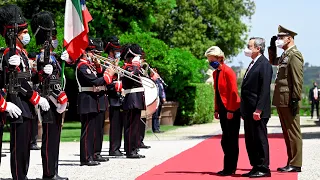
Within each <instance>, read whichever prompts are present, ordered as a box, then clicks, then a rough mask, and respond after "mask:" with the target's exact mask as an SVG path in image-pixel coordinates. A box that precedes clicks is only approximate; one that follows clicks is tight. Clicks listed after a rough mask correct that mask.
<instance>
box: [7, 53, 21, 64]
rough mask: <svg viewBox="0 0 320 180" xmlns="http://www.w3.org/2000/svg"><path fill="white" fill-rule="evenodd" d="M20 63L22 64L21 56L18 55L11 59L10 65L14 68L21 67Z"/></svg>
mask: <svg viewBox="0 0 320 180" xmlns="http://www.w3.org/2000/svg"><path fill="white" fill-rule="evenodd" d="M20 62H21V60H20V56H18V55H13V56H11V57H10V59H9V64H10V65H12V66H19V65H20Z"/></svg>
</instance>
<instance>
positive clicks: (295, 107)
mask: <svg viewBox="0 0 320 180" xmlns="http://www.w3.org/2000/svg"><path fill="white" fill-rule="evenodd" d="M278 32H279V33H278V36H274V37H272V38H271V41H270V47H269V49H268V50H269V59H270V63H271V64H272V65H278V72H277V77H276V80H275V89H274V95H273V105H275V106H276V107H277V111H278V114H279V118H280V121H281V127H282V131H283V136H284V139H285V143H286V146H287V155H288V162H287V165H286V166H285V167H282V168H278V169H277V170H278V171H280V172H301V166H302V137H301V131H300V115H299V101H300V100H301V93H302V84H303V64H304V63H303V57H302V54H301V52H300V51H299V50H298V49H297V47H296V45H295V44H294V36H296V35H297V33H295V32H293V31H291V30H288V29H286V28H284V27H282V26H280V25H279V28H278ZM277 47H278V48H282V49H283V50H284V52H283V53H282V55H281V57H277V51H276V49H277Z"/></svg>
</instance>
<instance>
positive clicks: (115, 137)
mask: <svg viewBox="0 0 320 180" xmlns="http://www.w3.org/2000/svg"><path fill="white" fill-rule="evenodd" d="M109 120H110V131H109V143H110V146H109V147H110V149H109V152H115V151H119V150H120V147H121V139H122V130H123V113H122V110H121V108H120V106H110V108H109Z"/></svg>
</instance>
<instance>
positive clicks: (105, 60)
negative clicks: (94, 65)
mask: <svg viewBox="0 0 320 180" xmlns="http://www.w3.org/2000/svg"><path fill="white" fill-rule="evenodd" d="M93 58H95V59H97V60H99V61H100V62H102V63H103V64H101V65H102V66H104V67H105V68H109V67H112V68H113V69H115V72H116V73H117V74H118V75H120V76H123V77H126V78H129V79H131V80H133V81H135V82H138V83H140V84H142V85H144V86H148V87H150V88H154V84H152V83H150V82H149V81H146V80H144V79H141V78H140V77H139V76H137V75H134V74H132V73H131V72H129V71H126V70H124V69H122V68H120V67H118V66H116V65H114V64H113V63H111V62H110V60H109V59H108V58H106V57H103V56H100V55H97V54H94V55H93ZM105 64H108V66H106V65H105ZM139 80H141V81H139Z"/></svg>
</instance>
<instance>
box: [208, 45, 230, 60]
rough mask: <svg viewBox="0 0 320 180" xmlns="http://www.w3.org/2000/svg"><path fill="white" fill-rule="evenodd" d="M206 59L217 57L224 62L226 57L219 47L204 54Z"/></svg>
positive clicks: (212, 48)
mask: <svg viewBox="0 0 320 180" xmlns="http://www.w3.org/2000/svg"><path fill="white" fill-rule="evenodd" d="M204 55H205V56H206V57H208V56H216V57H222V58H223V60H224V59H225V57H224V52H223V51H222V50H221V49H220V48H219V47H218V46H211V47H210V48H209V49H207V51H206V52H205V53H204Z"/></svg>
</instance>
